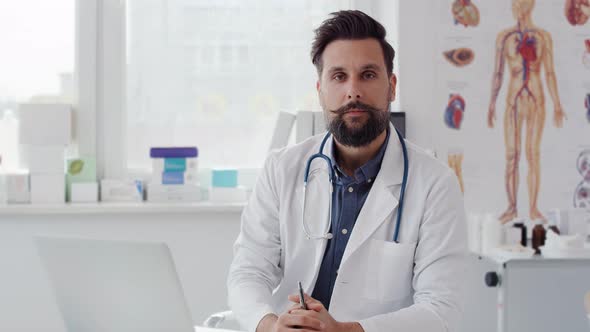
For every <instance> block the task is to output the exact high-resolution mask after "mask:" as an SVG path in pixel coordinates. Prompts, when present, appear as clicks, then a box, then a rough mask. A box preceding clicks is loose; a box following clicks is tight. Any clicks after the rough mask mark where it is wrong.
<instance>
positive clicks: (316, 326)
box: [256, 312, 327, 332]
mask: <svg viewBox="0 0 590 332" xmlns="http://www.w3.org/2000/svg"><path fill="white" fill-rule="evenodd" d="M293 329H297V330H301V331H302V332H304V331H327V330H324V324H323V323H322V322H321V321H319V320H318V319H316V318H313V317H309V316H303V315H294V314H292V313H291V312H286V313H284V314H282V315H280V316H279V317H277V316H276V315H273V314H269V315H266V316H264V318H262V320H261V321H260V323H259V324H258V327H257V328H256V332H286V331H292V330H293Z"/></svg>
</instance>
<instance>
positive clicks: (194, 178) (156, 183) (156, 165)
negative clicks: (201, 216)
mask: <svg viewBox="0 0 590 332" xmlns="http://www.w3.org/2000/svg"><path fill="white" fill-rule="evenodd" d="M197 157H198V150H197V148H196V147H176V148H174V147H170V148H151V149H150V158H151V159H152V178H151V181H150V182H149V184H148V186H147V201H148V202H158V203H174V202H196V201H199V200H201V189H200V186H199V180H198V170H199V169H198V162H197Z"/></svg>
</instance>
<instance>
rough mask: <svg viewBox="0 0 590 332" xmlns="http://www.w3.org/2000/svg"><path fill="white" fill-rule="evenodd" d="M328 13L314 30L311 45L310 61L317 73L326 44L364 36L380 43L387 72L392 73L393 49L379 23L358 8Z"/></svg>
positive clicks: (319, 71) (322, 66) (320, 69)
mask: <svg viewBox="0 0 590 332" xmlns="http://www.w3.org/2000/svg"><path fill="white" fill-rule="evenodd" d="M330 15H332V17H330V18H329V19H327V20H325V21H324V22H323V23H322V25H320V27H319V28H317V29H316V30H315V38H314V40H313V43H312V45H311V62H312V63H313V64H314V65H315V67H316V69H317V71H318V75H319V74H321V73H322V70H323V69H324V65H323V63H322V54H323V53H324V49H325V48H326V46H328V44H330V43H331V42H333V41H335V40H358V39H366V38H375V39H377V41H378V42H379V44H381V49H382V50H383V59H384V60H385V66H386V67H387V74H388V75H391V74H392V73H393V58H394V57H395V50H394V49H393V47H392V46H391V45H390V44H389V43H388V42H387V41H386V40H385V35H386V34H387V32H386V31H385V28H384V27H383V25H381V23H379V22H377V21H375V20H374V19H373V18H372V17H370V16H369V15H367V14H365V13H363V12H361V11H359V10H342V11H339V12H335V13H331V14H330Z"/></svg>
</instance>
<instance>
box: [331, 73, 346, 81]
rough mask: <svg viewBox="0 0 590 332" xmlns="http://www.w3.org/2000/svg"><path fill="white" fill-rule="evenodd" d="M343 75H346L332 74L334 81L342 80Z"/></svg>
mask: <svg viewBox="0 0 590 332" xmlns="http://www.w3.org/2000/svg"><path fill="white" fill-rule="evenodd" d="M345 77H346V76H345V75H344V74H336V75H334V77H333V78H334V80H335V81H342V80H344V78H345Z"/></svg>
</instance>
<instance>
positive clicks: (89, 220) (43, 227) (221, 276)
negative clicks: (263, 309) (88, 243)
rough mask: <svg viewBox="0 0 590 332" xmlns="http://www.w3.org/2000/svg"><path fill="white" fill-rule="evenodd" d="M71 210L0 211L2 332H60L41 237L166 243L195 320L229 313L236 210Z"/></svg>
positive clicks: (60, 327)
mask: <svg viewBox="0 0 590 332" xmlns="http://www.w3.org/2000/svg"><path fill="white" fill-rule="evenodd" d="M72 210H73V209H72V208H71V207H70V208H69V209H63V208H62V209H61V212H60V210H59V209H57V210H55V211H53V212H49V213H48V214H38V213H34V212H29V213H24V214H22V213H21V212H22V210H21V212H19V213H21V214H19V213H12V214H11V213H9V212H6V211H0V269H1V270H0V331H50V332H62V331H65V330H64V326H63V322H62V320H61V316H60V315H59V311H58V308H57V305H56V303H55V300H54V297H53V294H52V291H51V288H50V285H49V282H48V280H47V279H46V275H45V271H44V270H43V268H42V266H41V263H40V261H39V257H38V255H37V252H36V249H35V247H34V245H33V242H32V238H33V236H35V235H41V234H43V235H54V236H80V237H85V238H97V239H117V240H119V239H120V240H141V241H163V242H166V243H167V244H168V245H169V247H170V249H171V251H172V255H173V258H174V261H175V264H176V267H177V270H178V274H179V276H180V280H181V283H182V285H183V288H184V291H185V294H186V297H187V301H188V305H189V307H190V311H191V313H192V318H193V321H194V322H195V323H197V324H200V323H201V322H202V321H203V320H204V319H205V318H206V317H207V316H208V314H210V313H212V312H215V311H221V310H227V305H226V295H227V291H226V288H225V279H226V275H227V271H228V268H229V264H230V262H231V257H232V244H233V242H234V240H235V239H236V237H237V235H238V232H239V216H240V213H241V212H240V210H241V209H240V208H236V207H233V208H229V209H228V210H226V211H223V210H221V209H217V210H208V211H199V209H194V211H190V210H187V209H184V211H181V212H178V209H177V210H176V212H175V210H174V208H171V209H170V210H169V211H164V210H162V209H160V210H159V211H155V212H154V210H153V209H151V210H150V209H145V210H144V212H141V210H137V209H136V211H127V212H113V211H111V212H109V210H108V209H104V212H98V213H97V212H95V211H90V210H89V209H87V210H88V212H83V211H77V212H74V213H72ZM82 210H83V209H82Z"/></svg>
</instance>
